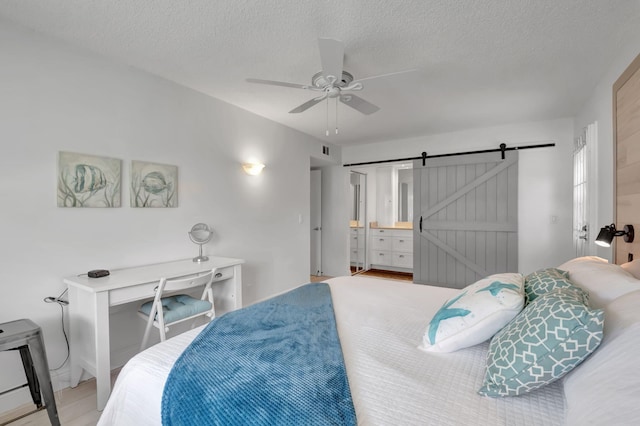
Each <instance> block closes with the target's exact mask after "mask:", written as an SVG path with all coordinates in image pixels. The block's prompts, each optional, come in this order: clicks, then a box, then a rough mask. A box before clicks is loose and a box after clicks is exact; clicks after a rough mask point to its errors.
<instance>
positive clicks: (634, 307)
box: [564, 291, 640, 426]
mask: <svg viewBox="0 0 640 426" xmlns="http://www.w3.org/2000/svg"><path fill="white" fill-rule="evenodd" d="M639 307H640V291H635V292H632V293H629V294H625V295H624V296H622V297H619V298H618V299H616V300H614V301H613V302H611V303H609V304H608V305H606V306H605V308H604V309H605V322H604V324H605V327H604V339H603V340H602V344H601V345H600V347H599V348H598V350H596V352H595V353H593V354H592V355H591V356H590V357H589V358H587V359H586V360H585V361H584V362H583V363H582V364H581V365H580V366H578V367H577V368H576V369H574V370H573V371H572V372H571V373H569V374H568V375H567V376H566V377H565V379H564V393H565V398H566V401H567V412H566V418H565V423H566V425H568V426H574V425H575V426H577V425H580V426H581V425H586V424H594V425H600V424H602V425H604V424H612V425H613V424H615V425H627V424H628V425H631V424H638V423H637V422H638V419H640V404H639V403H638V401H640V368H638V365H637V362H638V353H639V352H640V309H639Z"/></svg>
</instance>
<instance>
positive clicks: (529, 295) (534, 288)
mask: <svg viewBox="0 0 640 426" xmlns="http://www.w3.org/2000/svg"><path fill="white" fill-rule="evenodd" d="M572 287H573V288H575V289H577V290H579V291H580V292H583V293H584V291H583V290H581V289H580V288H579V287H577V286H575V285H574V284H573V283H572V282H571V281H570V280H569V272H567V271H563V270H560V269H557V268H547V269H541V270H539V271H536V272H533V273H531V274H529V275H527V276H526V277H525V279H524V296H525V306H526V305H528V304H529V303H531V302H533V301H534V300H535V299H536V298H538V297H540V296H542V295H543V294H547V293H549V292H551V291H553V290H555V289H557V288H572ZM584 296H585V297H587V298H588V294H587V293H584ZM586 302H587V300H585V303H586Z"/></svg>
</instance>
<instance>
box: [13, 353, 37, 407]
mask: <svg viewBox="0 0 640 426" xmlns="http://www.w3.org/2000/svg"><path fill="white" fill-rule="evenodd" d="M17 349H18V350H19V351H20V358H21V359H22V366H23V367H24V373H25V375H26V376H27V383H28V384H29V392H30V393H31V399H32V400H33V403H34V404H35V405H36V407H38V408H40V407H42V397H41V396H40V383H39V382H38V376H37V375H36V369H35V368H34V366H33V360H32V358H31V353H30V352H29V346H28V345H24V346H20V347H19V348H17Z"/></svg>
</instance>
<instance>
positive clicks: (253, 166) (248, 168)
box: [242, 163, 264, 176]
mask: <svg viewBox="0 0 640 426" xmlns="http://www.w3.org/2000/svg"><path fill="white" fill-rule="evenodd" d="M242 169H243V170H244V172H245V173H246V174H248V175H251V176H257V175H259V174H260V173H262V169H264V164H260V163H244V164H243V165H242Z"/></svg>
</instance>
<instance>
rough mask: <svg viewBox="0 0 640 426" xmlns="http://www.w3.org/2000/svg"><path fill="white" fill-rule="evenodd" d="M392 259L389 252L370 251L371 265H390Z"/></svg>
mask: <svg viewBox="0 0 640 426" xmlns="http://www.w3.org/2000/svg"><path fill="white" fill-rule="evenodd" d="M392 260H393V257H392V255H391V252H390V251H383V250H373V251H371V263H372V264H375V265H391V262H392Z"/></svg>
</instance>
